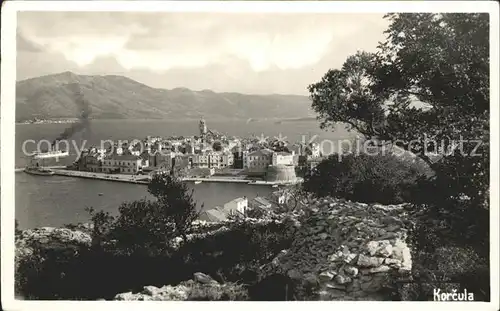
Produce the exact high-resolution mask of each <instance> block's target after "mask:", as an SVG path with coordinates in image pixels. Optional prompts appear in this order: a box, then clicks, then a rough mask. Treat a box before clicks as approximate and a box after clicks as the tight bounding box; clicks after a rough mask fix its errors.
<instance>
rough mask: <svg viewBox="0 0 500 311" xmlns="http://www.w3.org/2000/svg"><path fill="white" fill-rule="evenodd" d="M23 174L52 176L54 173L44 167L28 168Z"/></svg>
mask: <svg viewBox="0 0 500 311" xmlns="http://www.w3.org/2000/svg"><path fill="white" fill-rule="evenodd" d="M24 172H25V173H27V174H31V175H41V176H52V175H54V174H55V172H54V171H53V170H51V169H48V168H44V167H29V166H27V167H26V168H25V169H24Z"/></svg>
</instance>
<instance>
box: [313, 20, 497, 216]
mask: <svg viewBox="0 0 500 311" xmlns="http://www.w3.org/2000/svg"><path fill="white" fill-rule="evenodd" d="M385 18H387V19H388V20H389V21H390V25H389V28H388V29H387V30H386V32H385V33H386V35H387V39H386V40H385V42H382V43H381V44H380V45H379V47H378V51H377V52H376V53H366V52H358V53H357V54H355V55H353V56H350V57H349V58H348V59H347V60H346V61H345V63H344V65H343V66H342V68H341V69H334V70H329V71H328V72H327V73H326V74H325V76H324V77H323V78H322V80H321V81H319V82H317V83H315V84H312V85H310V86H309V91H310V93H311V98H312V101H313V103H312V107H313V109H314V110H315V111H316V112H317V113H318V115H319V119H320V120H321V126H322V127H323V128H330V127H333V126H334V125H335V124H336V123H337V122H342V123H345V124H347V125H348V126H349V127H350V128H352V129H354V130H356V131H357V132H359V133H361V134H363V135H364V136H365V137H366V138H368V139H371V140H373V141H374V142H375V143H376V144H386V143H390V144H394V145H397V146H399V147H402V148H403V149H405V150H408V151H410V152H412V153H414V154H416V155H417V156H418V157H420V158H421V159H422V160H424V161H426V162H427V163H428V164H429V165H431V167H432V169H433V170H434V171H435V172H436V174H435V176H434V178H433V179H432V180H427V181H426V184H427V185H426V187H427V191H429V189H433V193H434V194H435V195H433V196H428V195H427V196H420V199H425V200H424V201H422V200H420V202H419V203H422V204H431V205H436V206H440V207H441V208H443V209H446V208H450V209H453V207H454V206H455V205H457V204H458V203H457V202H458V201H463V200H464V199H465V200H466V201H467V202H468V203H467V204H468V205H469V206H470V207H471V209H474V210H476V212H477V211H478V209H480V210H483V211H484V212H486V213H487V208H488V195H489V191H488V189H489V101H490V98H489V16H488V14H469V13H467V14H462V13H460V14H458V13H457V14H451V13H450V14H448V13H446V14H431V13H423V14H414V13H412V14H388V15H386V16H385ZM436 158H440V160H439V161H437V162H436V160H435V159H436ZM484 212H483V213H484ZM463 218H468V216H466V215H463Z"/></svg>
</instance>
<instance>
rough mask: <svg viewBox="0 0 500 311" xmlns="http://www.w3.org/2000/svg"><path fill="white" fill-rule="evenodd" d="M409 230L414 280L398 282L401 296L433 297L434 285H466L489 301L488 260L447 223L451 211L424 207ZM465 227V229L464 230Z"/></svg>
mask: <svg viewBox="0 0 500 311" xmlns="http://www.w3.org/2000/svg"><path fill="white" fill-rule="evenodd" d="M421 214H422V215H421V216H420V217H419V219H418V221H417V226H416V228H415V229H414V231H413V232H411V234H410V237H412V240H411V241H410V244H411V247H412V260H413V267H412V275H413V280H411V281H410V282H403V283H402V284H399V286H398V288H399V297H400V299H401V300H432V299H433V290H434V288H440V289H441V291H445V292H448V291H451V290H453V289H456V290H458V291H459V292H461V291H463V289H467V291H468V292H473V293H474V299H475V300H477V301H489V299H490V284H489V262H488V256H484V254H483V253H482V252H481V246H479V247H478V246H477V245H474V247H472V246H470V245H469V242H468V241H467V240H466V239H464V238H463V234H457V232H456V231H457V230H456V228H455V227H454V226H453V225H451V226H450V224H449V218H450V217H451V215H448V214H444V215H443V214H439V213H438V211H437V210H436V209H434V208H427V209H424V210H423V211H422V213H421ZM465 231H467V230H465Z"/></svg>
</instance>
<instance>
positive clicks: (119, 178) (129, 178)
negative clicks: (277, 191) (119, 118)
mask: <svg viewBox="0 0 500 311" xmlns="http://www.w3.org/2000/svg"><path fill="white" fill-rule="evenodd" d="M47 168H50V169H52V170H53V171H54V173H55V175H58V176H67V177H75V178H86V179H96V180H106V181H114V182H124V183H132V184H139V185H147V184H148V183H149V181H148V179H149V178H148V176H144V175H143V176H140V175H125V174H104V173H95V172H84V171H73V170H66V169H64V167H60V166H58V167H47ZM23 170H24V169H20V168H16V169H15V171H16V172H22V171H23ZM181 180H182V181H185V182H218V183H241V184H248V185H256V186H285V185H291V184H294V183H293V182H282V181H264V180H251V179H243V178H234V177H231V178H227V177H221V176H218V177H205V178H204V177H184V178H181ZM300 182H301V180H300V179H298V180H297V181H296V182H295V183H300Z"/></svg>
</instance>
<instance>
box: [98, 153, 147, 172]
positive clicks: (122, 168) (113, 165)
mask: <svg viewBox="0 0 500 311" xmlns="http://www.w3.org/2000/svg"><path fill="white" fill-rule="evenodd" d="M147 166H148V161H147V160H143V159H142V158H141V157H139V156H135V155H112V156H110V157H108V158H105V159H104V160H103V161H102V172H103V173H121V174H136V173H138V172H139V171H142V168H143V167H147Z"/></svg>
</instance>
